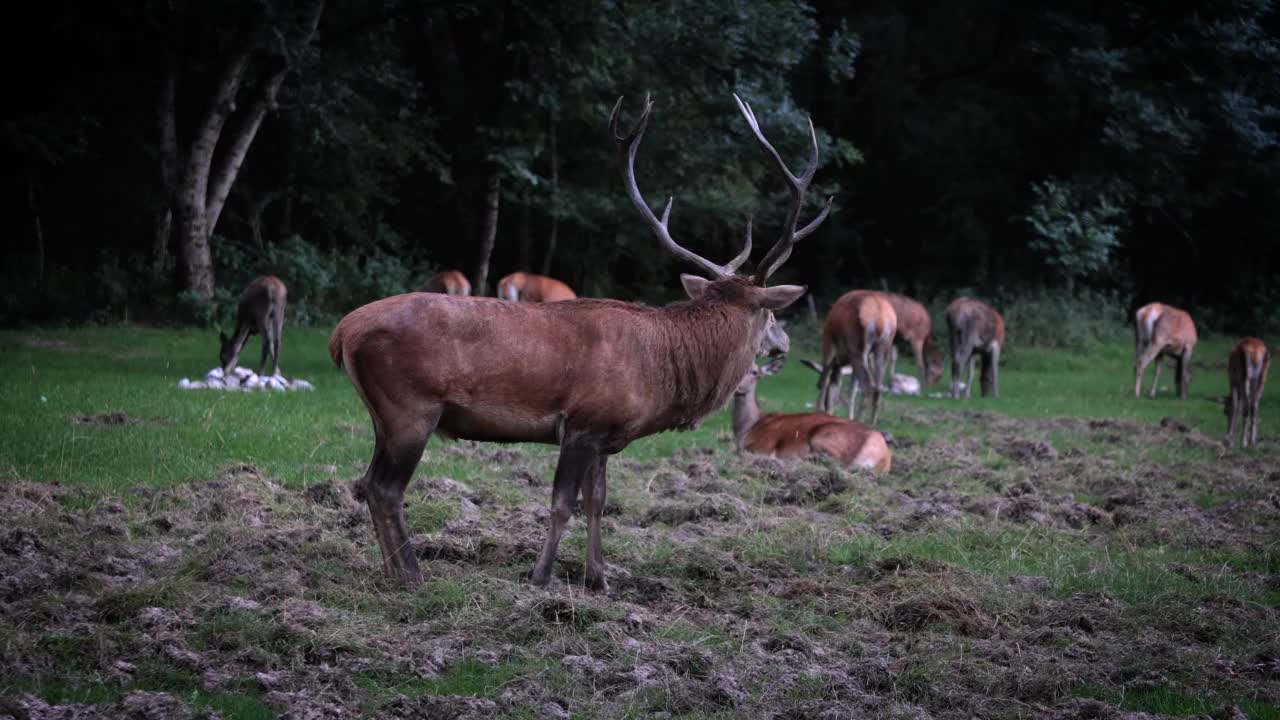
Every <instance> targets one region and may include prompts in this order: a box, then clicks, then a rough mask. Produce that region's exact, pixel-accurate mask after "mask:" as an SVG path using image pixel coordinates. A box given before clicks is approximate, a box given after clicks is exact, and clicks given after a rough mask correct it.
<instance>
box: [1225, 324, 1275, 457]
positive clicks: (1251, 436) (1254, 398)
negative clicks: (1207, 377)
mask: <svg viewBox="0 0 1280 720" xmlns="http://www.w3.org/2000/svg"><path fill="white" fill-rule="evenodd" d="M1270 367H1271V353H1270V352H1268V351H1267V346H1266V345H1265V344H1263V342H1262V341H1261V340H1259V339H1258V338H1252V337H1251V338H1245V339H1243V340H1241V341H1240V342H1239V344H1237V345H1236V346H1235V349H1233V350H1232V351H1231V355H1229V356H1228V357H1227V379H1228V380H1230V381H1231V394H1230V395H1228V396H1227V407H1226V413H1227V444H1228V445H1230V444H1231V438H1232V436H1233V435H1235V432H1236V425H1240V446H1241V447H1249V446H1250V445H1257V444H1258V403H1259V402H1260V401H1261V400H1262V388H1263V386H1265V385H1266V384H1267V370H1268V369H1270ZM1241 420H1243V422H1241Z"/></svg>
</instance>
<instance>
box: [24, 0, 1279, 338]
mask: <svg viewBox="0 0 1280 720" xmlns="http://www.w3.org/2000/svg"><path fill="white" fill-rule="evenodd" d="M28 10H31V11H32V14H30V15H29V16H28V17H27V18H26V19H24V20H23V21H22V22H17V21H14V22H11V23H8V26H9V27H8V32H9V33H10V34H11V35H12V37H11V38H10V41H9V42H8V43H7V47H8V49H9V52H10V53H11V57H10V58H9V64H8V66H9V68H10V72H9V76H10V80H9V82H7V83H6V87H5V95H6V99H7V102H6V103H5V104H6V106H7V108H8V109H7V110H6V111H4V112H5V115H6V120H5V123H4V134H3V140H2V143H3V152H4V154H5V158H4V161H3V162H4V168H5V172H4V188H3V199H2V200H0V203H2V206H3V208H4V215H5V222H4V226H3V227H4V232H5V235H6V238H7V239H6V241H5V243H4V250H3V267H2V268H0V322H2V323H4V324H10V325H12V324H23V323H68V322H69V323H77V322H86V321H91V322H116V321H120V320H125V319H127V320H131V321H142V322H191V321H203V322H208V321H216V320H219V319H225V318H226V316H227V313H228V312H229V309H228V308H229V304H231V303H233V302H234V298H235V296H236V295H237V294H238V291H239V289H240V287H241V286H242V284H243V283H244V282H245V281H246V280H247V279H248V278H249V277H251V276H253V275H255V274H258V273H262V272H271V273H275V274H278V275H280V276H281V277H282V278H284V279H285V280H286V282H287V283H289V285H290V300H291V303H292V308H293V312H294V319H295V321H322V320H328V319H331V318H332V317H335V316H337V315H340V314H341V313H343V312H345V311H347V310H350V309H351V308H353V307H355V306H356V305H358V304H361V303H363V302H367V301H369V300H372V299H375V298H377V297H381V296H385V295H387V294H391V293H394V292H401V291H404V290H407V289H412V288H415V287H416V286H417V285H419V284H420V283H421V282H422V281H423V280H424V279H425V278H426V277H427V276H429V275H430V274H431V273H432V272H433V271H434V270H437V269H448V268H457V269H461V270H463V271H464V272H466V273H467V274H468V275H469V276H470V277H472V281H473V283H475V282H477V281H478V280H480V278H478V277H477V276H478V275H479V274H480V273H481V272H484V271H482V269H481V268H482V265H484V262H483V261H484V258H485V257H486V247H485V243H484V240H485V239H486V237H492V239H493V245H492V253H491V260H490V262H489V264H488V266H487V268H488V269H487V278H486V279H485V280H484V281H483V282H484V283H485V284H486V286H487V289H488V291H489V292H490V293H491V292H492V287H493V285H494V283H495V282H496V280H497V278H498V277H501V276H502V275H504V274H506V273H507V272H511V271H514V270H532V271H534V272H546V273H548V274H551V275H554V276H556V277H560V278H562V279H564V280H566V281H567V282H569V283H570V284H571V285H572V286H574V287H575V288H576V289H578V290H579V292H580V293H582V294H584V295H590V296H611V297H621V298H636V299H642V300H647V301H651V302H662V301H666V300H669V299H673V298H675V297H676V296H677V295H678V288H679V283H678V281H677V279H676V273H677V272H679V271H684V270H687V268H684V267H681V266H679V265H678V264H677V263H676V262H675V261H674V260H672V259H670V258H669V257H667V256H665V255H664V254H662V253H661V252H659V251H658V249H657V245H656V242H655V241H654V240H653V239H652V238H651V236H650V235H649V234H648V231H647V229H646V228H645V226H644V224H643V223H642V222H641V221H640V220H639V218H638V216H637V215H636V213H635V211H634V209H633V208H631V206H630V205H629V203H628V201H627V199H626V196H625V194H624V192H623V189H622V183H621V180H620V178H619V175H618V169H617V162H616V159H615V155H614V148H613V143H612V140H611V139H610V136H609V132H608V128H607V120H608V116H609V111H610V109H611V107H612V105H613V103H614V101H615V100H616V99H617V97H618V96H619V95H625V96H626V101H625V104H624V113H625V115H624V122H626V123H630V122H631V121H632V120H633V119H634V118H635V116H636V112H637V109H638V108H639V106H640V104H641V102H642V101H643V97H644V95H645V93H652V94H653V95H654V98H655V102H656V106H655V110H654V116H653V119H652V122H651V123H650V127H649V131H648V133H647V135H646V138H645V142H644V145H643V146H642V148H641V151H640V159H639V162H638V168H637V172H638V175H639V182H640V187H641V189H642V190H643V191H644V193H645V195H646V197H647V198H648V199H649V201H650V202H651V203H653V204H655V205H657V204H660V203H661V201H662V199H663V198H665V197H666V196H668V195H674V196H675V198H676V201H675V209H674V212H673V216H672V217H673V219H672V229H673V234H674V235H675V236H676V237H677V239H679V240H680V241H681V242H682V243H684V244H686V245H688V246H689V247H691V248H692V249H694V250H695V251H697V252H699V253H701V254H703V255H706V256H708V257H710V258H713V259H716V260H719V261H723V260H726V259H727V258H728V257H730V256H731V255H733V254H734V253H735V251H736V249H737V244H738V243H739V242H740V238H741V235H742V231H743V226H744V223H745V221H746V219H747V217H748V216H754V219H755V225H756V227H757V233H756V234H757V243H758V244H764V243H767V242H769V241H771V239H772V236H773V233H774V232H776V228H777V226H778V224H779V222H780V221H781V213H782V211H783V210H784V209H785V200H784V198H785V191H784V188H783V186H782V184H781V183H780V182H779V181H778V180H777V179H776V178H774V177H772V176H771V175H770V174H769V172H768V168H767V166H766V164H765V162H764V161H763V159H762V157H761V155H760V152H759V149H758V147H757V146H756V145H755V144H754V142H753V141H752V139H751V136H750V134H749V131H748V130H747V127H746V125H745V123H744V122H743V120H742V119H741V117H740V116H739V115H738V113H737V111H736V108H735V107H734V104H733V99H732V96H731V93H734V92H736V93H738V94H739V95H741V96H742V97H743V98H744V99H746V100H747V101H748V102H750V103H751V105H752V106H753V107H754V109H755V111H756V113H757V115H758V116H759V117H760V119H761V122H762V124H763V125H764V129H765V132H766V133H767V134H768V135H769V137H770V138H771V139H772V140H773V142H774V144H775V145H777V146H778V147H779V149H780V150H781V151H782V152H783V154H784V156H785V157H786V158H787V159H788V161H789V162H790V163H791V164H792V167H793V168H796V167H799V166H801V165H802V164H803V158H804V153H805V140H806V133H807V120H808V118H809V117H810V116H812V118H813V121H814V123H815V124H816V126H817V128H818V137H819V140H820V144H821V150H822V155H821V157H822V162H823V167H822V169H821V170H820V171H819V173H818V180H817V182H816V183H815V192H814V193H813V194H814V198H813V199H814V201H815V202H816V201H817V200H819V199H821V198H822V197H824V196H826V195H834V196H835V205H836V207H837V209H838V212H836V213H835V214H834V215H833V216H832V217H831V218H830V219H829V220H828V221H827V223H826V225H825V226H824V227H823V229H822V230H821V231H819V232H818V233H817V234H816V235H814V236H813V237H811V238H809V239H808V240H806V241H805V242H804V244H803V245H802V246H801V247H800V248H798V249H797V251H796V253H795V254H794V255H793V256H792V259H791V260H790V262H789V263H788V265H787V266H786V267H785V268H784V271H783V272H782V273H781V274H780V275H779V276H778V278H777V281H778V282H785V281H792V282H802V283H805V284H808V285H809V286H810V287H811V289H812V291H813V293H814V295H815V296H816V297H817V299H818V305H819V306H820V307H821V306H823V305H825V304H827V303H829V302H831V301H832V300H834V299H835V297H837V296H838V295H839V294H840V293H841V292H843V291H845V290H847V289H850V288H853V287H859V286H871V287H889V288H893V289H900V290H904V291H906V292H909V293H913V294H916V295H919V296H921V297H923V298H925V299H942V298H948V297H950V296H951V295H953V294H954V293H957V292H961V291H968V292H973V293H977V294H979V295H982V296H985V297H988V298H992V299H995V300H996V301H997V302H999V301H1001V300H1003V301H1006V302H1012V301H1013V300H1012V299H1013V298H1018V297H1039V298H1051V299H1053V302H1054V303H1056V305H1054V306H1055V307H1060V308H1066V309H1065V310H1063V312H1081V313H1082V312H1087V311H1088V309H1089V308H1091V307H1096V306H1098V305H1099V304H1102V305H1106V306H1107V307H1108V308H1110V309H1111V310H1112V311H1115V312H1116V313H1118V312H1120V311H1121V310H1124V311H1127V310H1129V309H1131V308H1132V307H1134V306H1136V305H1137V304H1138V303H1140V302H1145V301H1148V300H1153V299H1159V300H1162V301H1165V302H1170V303H1174V304H1178V305H1182V306H1184V307H1187V308H1188V309H1190V310H1192V312H1193V313H1194V314H1195V315H1196V316H1197V319H1203V322H1205V323H1206V324H1208V325H1209V326H1210V327H1212V328H1213V329H1217V330H1220V331H1224V332H1253V333H1262V332H1266V331H1268V330H1270V331H1275V330H1276V329H1277V326H1278V323H1277V320H1276V319H1275V313H1274V311H1273V308H1276V307H1277V305H1280V270H1278V269H1277V264H1276V261H1277V255H1278V254H1280V243H1277V242H1276V238H1277V233H1278V232H1280V197H1278V192H1280V191H1278V187H1280V185H1278V183H1277V179H1278V175H1280V152H1278V138H1280V136H1278V133H1280V42H1278V41H1277V31H1278V30H1280V21H1278V17H1277V15H1278V13H1277V10H1276V8H1275V7H1274V5H1273V3H1271V2H1263V1H1260V0H1220V1H1216V2H1212V1H1211V2H1201V3H1198V4H1196V5H1194V6H1184V5H1180V4H1176V3H1174V4H1166V3H1134V2H1095V1H1083V0H1081V1H1075V0H1050V1H1049V2H1043V3H1017V2H997V1H994V0H990V1H983V0H970V1H967V2H927V1H922V2H913V3H902V2H883V1H880V0H867V1H866V2H859V3H856V4H846V3H841V2H821V1H819V2H812V3H809V2H793V1H782V0H779V1H774V2H733V1H730V0H696V1H693V0H688V1H684V0H667V1H663V2H620V1H614V2H610V1H597V2H586V1H581V0H577V1H570V0H560V1H557V2H536V1H534V0H527V1H526V0H506V1H500V2H499V1H495V2H430V3H429V2H408V1H399V2H397V1H395V0H361V1H360V2H354V1H352V0H293V1H290V0H221V1H219V2H196V1H195V0H138V1H136V2H123V3H116V2H107V3H81V2H59V1H57V0H51V1H49V2H45V3H42V4H40V5H38V6H36V7H34V8H28ZM495 207H496V208H497V213H496V215H495V214H494V213H493V212H492V210H493V208H495ZM810 212H812V206H811V210H810ZM495 217H496V221H495ZM759 252H760V253H762V252H763V250H761V251H759Z"/></svg>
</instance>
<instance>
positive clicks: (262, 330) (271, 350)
mask: <svg viewBox="0 0 1280 720" xmlns="http://www.w3.org/2000/svg"><path fill="white" fill-rule="evenodd" d="M287 295H288V291H287V290H286V289H285V286H284V283H283V282H282V281H281V280H280V278H278V277H276V276H274V275H261V276H259V277H256V278H254V279H253V280H252V281H250V282H249V284H248V285H247V286H246V287H245V289H244V292H242V293H240V303H239V304H238V305H237V307H236V329H235V332H233V333H232V334H231V337H227V335H226V333H223V332H219V333H218V337H219V339H220V340H221V342H222V350H221V351H220V352H219V353H218V362H219V363H221V367H222V373H223V374H224V375H227V374H229V373H231V371H233V370H235V369H236V363H237V362H238V361H239V360H240V351H241V350H243V349H244V344H245V342H246V341H248V340H249V336H250V335H253V334H255V333H256V334H259V335H261V336H262V363H261V365H260V367H259V368H258V374H259V375H261V374H263V372H264V371H265V370H266V368H267V359H268V358H270V359H271V374H272V375H273V376H274V375H275V374H277V373H278V372H280V335H281V333H283V332H284V306H285V299H286V296H287Z"/></svg>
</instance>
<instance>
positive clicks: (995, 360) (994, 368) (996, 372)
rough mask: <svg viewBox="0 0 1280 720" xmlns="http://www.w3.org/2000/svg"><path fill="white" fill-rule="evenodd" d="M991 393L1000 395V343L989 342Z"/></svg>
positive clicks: (995, 395) (994, 395) (996, 395)
mask: <svg viewBox="0 0 1280 720" xmlns="http://www.w3.org/2000/svg"><path fill="white" fill-rule="evenodd" d="M991 394H992V396H993V397H1000V343H991Z"/></svg>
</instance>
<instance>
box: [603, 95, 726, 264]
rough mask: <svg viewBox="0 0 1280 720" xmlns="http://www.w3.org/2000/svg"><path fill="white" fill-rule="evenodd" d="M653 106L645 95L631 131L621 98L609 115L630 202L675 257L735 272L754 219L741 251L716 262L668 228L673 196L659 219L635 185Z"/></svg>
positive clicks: (668, 200)
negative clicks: (622, 119) (623, 122)
mask: <svg viewBox="0 0 1280 720" xmlns="http://www.w3.org/2000/svg"><path fill="white" fill-rule="evenodd" d="M652 109H653V101H652V100H650V99H649V96H648V95H646V96H645V98H644V109H643V110H642V111H641V112H640V120H639V121H638V122H637V123H636V126H635V128H633V129H632V130H631V132H629V133H627V134H626V135H623V134H621V133H619V132H618V120H619V116H620V115H621V114H622V98H621V97H619V98H618V102H617V103H616V104H615V105H614V106H613V114H612V115H610V116H609V127H610V128H611V129H612V130H613V137H614V140H616V141H617V143H618V156H619V158H620V159H621V160H622V179H623V181H624V182H625V183H626V186H627V195H628V196H629V197H630V198H631V204H632V205H635V206H636V210H639V211H640V215H641V216H642V217H644V219H645V222H647V223H649V227H650V229H652V230H653V234H654V235H657V236H658V241H659V242H660V243H662V246H663V247H665V248H666V249H667V250H670V251H671V252H672V253H674V254H675V256H676V257H678V258H680V259H682V260H685V261H687V262H689V263H691V264H693V265H696V266H697V267H698V268H699V269H701V270H702V271H704V272H706V273H708V274H710V275H711V278H712V279H719V278H723V277H728V276H730V275H732V274H733V273H734V272H735V271H736V270H737V269H738V267H739V266H740V265H742V263H743V262H745V261H746V259H747V258H748V257H750V255H751V222H750V221H748V222H747V241H746V245H745V246H744V247H743V248H742V252H740V253H738V256H737V257H735V258H734V259H732V260H730V261H729V263H728V264H726V265H723V266H722V265H717V264H715V263H713V262H711V261H710V260H708V259H706V258H704V257H702V256H701V255H698V254H697V253H694V252H691V251H689V250H686V249H685V248H682V247H680V246H679V245H677V244H676V241H675V240H672V239H671V233H670V232H668V231H667V220H668V219H669V218H670V217H671V202H672V199H671V198H668V199H667V206H666V208H665V209H663V211H662V219H661V220H659V219H658V218H657V217H655V216H654V214H653V211H652V210H650V209H649V204H648V203H646V202H645V200H644V197H643V196H641V195H640V188H639V187H637V186H636V149H637V148H639V147H640V139H641V138H642V137H644V129H645V126H647V125H648V124H649V111H650V110H652Z"/></svg>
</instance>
